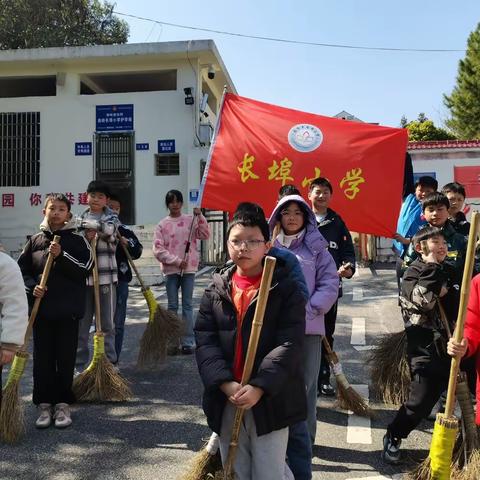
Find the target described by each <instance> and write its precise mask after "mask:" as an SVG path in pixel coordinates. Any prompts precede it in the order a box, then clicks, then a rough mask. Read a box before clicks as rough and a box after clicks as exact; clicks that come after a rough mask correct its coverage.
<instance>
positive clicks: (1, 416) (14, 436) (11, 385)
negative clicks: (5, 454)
mask: <svg viewBox="0 0 480 480" xmlns="http://www.w3.org/2000/svg"><path fill="white" fill-rule="evenodd" d="M27 360H28V353H26V352H17V353H16V354H15V357H14V359H13V362H12V366H11V367H10V372H9V374H8V378H7V381H6V383H5V387H4V388H3V390H2V404H1V409H0V439H1V440H2V441H3V442H5V443H15V442H17V441H18V440H19V439H20V438H21V437H22V436H23V435H24V433H25V421H24V406H23V403H22V401H21V399H20V395H19V388H20V379H21V378H22V375H23V372H24V371H25V366H26V364H27Z"/></svg>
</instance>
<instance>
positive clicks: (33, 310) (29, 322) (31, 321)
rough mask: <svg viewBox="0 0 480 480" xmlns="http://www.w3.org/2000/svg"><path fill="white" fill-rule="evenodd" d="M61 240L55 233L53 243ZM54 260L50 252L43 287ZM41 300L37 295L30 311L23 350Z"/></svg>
mask: <svg viewBox="0 0 480 480" xmlns="http://www.w3.org/2000/svg"><path fill="white" fill-rule="evenodd" d="M59 242H60V236H59V235H54V237H53V240H52V242H51V243H59ZM53 261H54V258H53V255H52V254H51V253H49V254H48V258H47V262H46V263H45V267H44V268H43V272H42V277H41V279H40V283H39V286H40V287H42V288H45V286H46V285H47V280H48V276H49V275H50V269H51V268H52V264H53ZM41 301H42V298H38V297H36V298H35V301H34V302H33V308H32V311H31V313H30V317H28V325H27V330H26V331H25V336H24V338H23V345H22V348H21V350H22V351H26V349H27V345H28V342H29V341H30V337H31V336H32V330H33V324H34V322H35V318H36V317H37V313H38V309H39V308H40V302H41Z"/></svg>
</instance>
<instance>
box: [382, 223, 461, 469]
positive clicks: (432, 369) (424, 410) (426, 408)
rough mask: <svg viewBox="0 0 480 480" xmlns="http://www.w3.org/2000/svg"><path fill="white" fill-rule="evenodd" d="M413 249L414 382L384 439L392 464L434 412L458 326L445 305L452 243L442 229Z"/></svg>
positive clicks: (409, 301)
mask: <svg viewBox="0 0 480 480" xmlns="http://www.w3.org/2000/svg"><path fill="white" fill-rule="evenodd" d="M412 245H413V246H414V247H415V251H416V252H417V253H418V256H419V258H417V259H416V260H414V261H413V262H412V264H411V265H410V266H409V267H408V269H407V271H406V272H405V275H404V277H403V282H402V291H401V295H400V305H401V309H402V316H403V320H404V322H405V330H406V333H407V345H408V346H407V351H408V359H409V364H410V371H411V377H412V379H411V382H410V390H409V397H408V399H407V401H406V402H405V403H404V404H403V405H402V406H401V407H400V409H399V410H398V412H397V414H396V416H395V418H394V419H393V421H392V422H391V423H390V424H389V425H388V428H387V433H386V434H385V436H384V438H383V452H382V458H383V459H384V461H385V462H387V463H392V464H396V463H399V462H400V459H401V456H400V444H401V440H402V438H407V436H408V435H409V433H410V432H411V431H412V430H414V429H415V428H416V427H417V425H418V424H419V423H420V421H421V420H422V419H423V418H425V417H426V415H427V414H428V413H429V412H430V411H431V409H432V407H433V406H434V405H435V403H436V402H437V401H438V399H439V398H440V395H441V394H442V392H443V391H444V390H445V389H446V387H447V384H448V377H449V372H450V358H449V356H448V354H447V342H448V339H449V331H452V322H449V321H448V320H447V319H446V318H442V315H441V312H440V305H439V304H440V299H441V298H442V297H443V298H445V295H446V294H447V292H448V288H447V285H450V283H451V276H450V275H451V272H452V270H451V269H450V268H448V265H446V264H445V263H444V261H445V259H446V257H447V253H448V248H447V242H446V239H445V236H444V234H443V232H442V230H441V229H439V228H437V227H433V226H427V227H424V228H422V229H420V230H419V232H418V233H416V234H415V235H414V237H413V239H412ZM442 305H443V302H442Z"/></svg>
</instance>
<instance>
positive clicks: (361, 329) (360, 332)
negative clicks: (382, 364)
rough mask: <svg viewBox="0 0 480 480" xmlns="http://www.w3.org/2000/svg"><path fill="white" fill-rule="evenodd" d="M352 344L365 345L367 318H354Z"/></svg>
mask: <svg viewBox="0 0 480 480" xmlns="http://www.w3.org/2000/svg"><path fill="white" fill-rule="evenodd" d="M350 343H351V344H352V345H365V343H366V341H365V318H364V317H353V318H352V336H351V339H350Z"/></svg>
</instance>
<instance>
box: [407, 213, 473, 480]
mask: <svg viewBox="0 0 480 480" xmlns="http://www.w3.org/2000/svg"><path fill="white" fill-rule="evenodd" d="M477 230H478V213H477V212H473V214H472V218H471V226H470V235H469V237H468V245H467V254H466V259H465V267H464V269H463V278H462V288H461V291H460V305H459V308H458V316H457V325H456V327H455V332H454V337H455V341H457V342H458V343H460V342H461V341H462V338H463V327H464V323H465V315H466V310H467V303H468V295H469V291H470V282H471V278H472V271H473V263H474V254H475V243H476V237H477ZM459 369H460V358H457V357H452V361H451V367H450V376H449V380H448V390H447V403H446V405H445V413H438V414H437V419H436V421H435V426H434V429H433V435H432V443H431V445H430V453H429V456H428V458H427V459H426V460H425V461H424V462H423V464H422V465H421V466H420V468H419V469H418V470H417V472H415V473H416V474H417V476H416V477H414V478H416V479H417V480H424V479H432V480H450V478H451V474H452V454H453V447H454V444H455V438H456V435H457V431H458V420H457V418H456V417H455V416H454V415H453V411H454V408H455V390H456V386H457V376H458V372H459Z"/></svg>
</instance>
